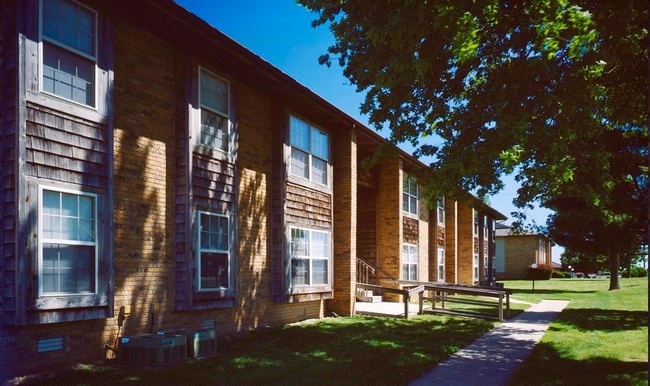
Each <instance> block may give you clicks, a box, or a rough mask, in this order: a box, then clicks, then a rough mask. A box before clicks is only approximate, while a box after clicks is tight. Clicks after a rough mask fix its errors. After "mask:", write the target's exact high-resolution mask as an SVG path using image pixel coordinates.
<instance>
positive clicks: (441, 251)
mask: <svg viewBox="0 0 650 386" xmlns="http://www.w3.org/2000/svg"><path fill="white" fill-rule="evenodd" d="M436 263H437V267H438V277H437V278H436V280H437V281H438V282H440V283H444V282H445V279H446V277H445V248H438V258H437V262H436Z"/></svg>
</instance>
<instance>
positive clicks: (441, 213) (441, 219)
mask: <svg viewBox="0 0 650 386" xmlns="http://www.w3.org/2000/svg"><path fill="white" fill-rule="evenodd" d="M436 206H437V209H438V210H437V215H438V225H445V198H444V197H439V198H438V199H437V200H436Z"/></svg>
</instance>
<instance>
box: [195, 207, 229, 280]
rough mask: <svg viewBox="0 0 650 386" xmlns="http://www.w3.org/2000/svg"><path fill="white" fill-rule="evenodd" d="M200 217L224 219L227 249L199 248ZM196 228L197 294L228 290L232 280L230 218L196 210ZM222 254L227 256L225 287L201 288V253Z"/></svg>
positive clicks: (225, 215) (221, 214)
mask: <svg viewBox="0 0 650 386" xmlns="http://www.w3.org/2000/svg"><path fill="white" fill-rule="evenodd" d="M201 215H208V217H210V216H214V217H223V218H225V219H226V221H227V223H228V229H227V230H226V231H227V235H228V248H227V249H203V248H201V227H202V225H201ZM196 226H197V239H196V240H197V241H196V242H197V244H196V255H197V256H196V288H197V290H198V291H199V292H212V291H221V290H224V289H230V287H231V285H232V282H231V281H232V280H231V272H232V263H233V262H232V260H231V257H232V254H231V253H230V249H231V246H232V233H231V228H232V224H231V221H230V216H229V215H227V214H223V213H215V212H208V211H202V210H197V211H196ZM203 252H206V253H222V254H226V255H227V261H228V272H227V273H226V277H227V279H228V285H227V286H226V287H214V288H202V286H201V262H202V258H203V256H202V253H203Z"/></svg>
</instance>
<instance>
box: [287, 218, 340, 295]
mask: <svg viewBox="0 0 650 386" xmlns="http://www.w3.org/2000/svg"><path fill="white" fill-rule="evenodd" d="M294 230H300V231H303V232H308V234H309V240H308V248H309V250H308V251H307V255H305V256H302V255H298V256H296V257H294V255H293V254H292V253H291V243H293V231H294ZM314 233H321V234H324V235H327V244H328V245H327V254H328V256H313V255H312V245H313V242H312V235H313V234H314ZM288 254H289V270H290V274H289V282H290V287H291V288H304V287H321V286H325V287H329V286H331V285H332V235H331V233H330V232H328V231H324V230H320V229H311V228H303V227H289V242H288ZM294 259H298V260H308V261H309V275H308V279H309V283H307V284H294V278H293V272H292V270H293V268H292V266H293V260H294ZM314 260H325V261H326V262H327V275H326V277H327V283H318V284H313V274H314V270H313V261H314Z"/></svg>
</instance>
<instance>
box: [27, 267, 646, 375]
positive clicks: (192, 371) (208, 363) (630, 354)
mask: <svg viewBox="0 0 650 386" xmlns="http://www.w3.org/2000/svg"><path fill="white" fill-rule="evenodd" d="M621 286H622V289H621V290H619V291H607V288H608V282H607V281H606V280H596V279H553V280H551V281H537V282H536V283H535V292H532V288H531V282H530V281H510V282H506V287H508V288H512V289H513V290H514V294H513V296H512V297H513V298H514V299H517V300H524V301H527V302H531V303H534V302H538V301H540V300H541V299H566V300H571V303H570V304H569V306H568V307H567V309H565V311H564V312H562V314H561V315H560V317H559V318H558V320H557V321H556V322H554V323H553V324H552V325H551V326H550V328H549V331H548V332H547V334H546V335H545V336H544V338H543V340H542V342H541V343H540V344H539V345H538V347H537V348H536V349H535V351H534V352H533V354H532V355H531V357H530V358H529V359H528V360H527V361H526V362H525V363H524V365H523V366H522V368H521V370H520V372H519V373H518V374H516V376H515V378H514V380H513V382H512V385H647V383H648V382H647V376H648V350H647V345H648V328H647V325H648V317H647V315H648V314H647V311H648V303H647V301H648V281H647V279H645V278H644V279H621ZM466 307H472V306H467V305H460V308H461V310H463V309H465V310H467V308H466ZM525 307H526V305H524V304H513V308H514V310H515V312H518V311H519V312H520V311H521V310H522V309H524V308H525ZM471 311H472V312H476V311H479V312H480V311H481V310H477V309H472V310H471ZM485 312H492V313H494V311H493V310H485ZM495 323H496V322H492V321H486V320H477V319H470V318H463V317H453V316H446V315H424V316H418V317H416V318H413V319H409V320H404V319H392V318H371V317H360V316H357V317H350V318H327V319H323V320H318V321H311V322H303V323H296V324H292V325H287V326H282V327H273V328H266V329H261V330H257V331H251V332H247V333H243V334H240V335H237V336H230V337H221V338H219V343H218V351H219V354H218V355H217V356H215V357H212V358H207V359H204V360H200V361H188V362H187V363H184V364H181V365H176V366H172V367H168V368H161V369H140V368H129V367H122V366H116V365H83V366H82V365H79V366H75V368H74V369H68V370H63V371H59V372H57V373H56V374H55V375H53V376H52V377H38V378H34V379H32V380H30V381H28V382H27V383H23V384H34V385H136V384H138V385H141V384H144V385H258V384H265V385H406V384H408V383H409V382H410V381H412V380H414V379H416V378H418V376H419V375H421V374H423V373H424V372H426V371H428V370H429V369H431V368H432V367H433V366H435V364H436V363H439V362H441V361H442V360H444V359H445V358H447V357H448V356H449V355H450V354H452V353H454V352H456V351H457V350H459V349H460V348H462V347H463V346H465V345H466V344H468V343H470V342H472V341H473V340H474V339H476V338H477V337H479V336H480V335H482V334H484V333H485V332H487V331H488V330H489V329H490V328H492V326H493V325H494V324H495Z"/></svg>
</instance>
